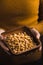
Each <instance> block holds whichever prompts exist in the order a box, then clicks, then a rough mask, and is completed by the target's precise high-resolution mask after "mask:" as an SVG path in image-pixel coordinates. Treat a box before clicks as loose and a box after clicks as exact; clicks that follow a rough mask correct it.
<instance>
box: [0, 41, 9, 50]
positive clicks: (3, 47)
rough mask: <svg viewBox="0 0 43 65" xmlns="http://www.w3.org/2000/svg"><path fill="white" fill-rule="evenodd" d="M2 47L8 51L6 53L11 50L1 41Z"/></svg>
mask: <svg viewBox="0 0 43 65" xmlns="http://www.w3.org/2000/svg"><path fill="white" fill-rule="evenodd" d="M0 46H1V47H2V48H3V49H4V50H6V51H9V49H8V48H7V47H6V46H5V45H4V44H3V43H2V42H1V41H0Z"/></svg>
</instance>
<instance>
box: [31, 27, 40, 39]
mask: <svg viewBox="0 0 43 65" xmlns="http://www.w3.org/2000/svg"><path fill="white" fill-rule="evenodd" d="M31 31H32V33H33V34H34V36H35V37H36V38H37V39H40V33H39V32H38V31H37V30H36V29H35V28H31Z"/></svg>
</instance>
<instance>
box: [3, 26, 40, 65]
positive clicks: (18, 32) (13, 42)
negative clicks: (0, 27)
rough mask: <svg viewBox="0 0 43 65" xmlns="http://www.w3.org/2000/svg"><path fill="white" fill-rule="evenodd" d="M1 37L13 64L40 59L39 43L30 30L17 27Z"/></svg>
mask: <svg viewBox="0 0 43 65" xmlns="http://www.w3.org/2000/svg"><path fill="white" fill-rule="evenodd" d="M2 36H3V41H4V42H5V44H6V45H7V46H8V48H9V50H10V53H11V59H12V62H13V61H14V62H13V64H16V65H18V64H22V63H26V62H30V61H35V60H37V59H39V57H41V51H40V50H39V48H40V46H41V42H40V40H38V39H36V37H35V36H34V35H33V34H32V32H31V30H30V28H28V27H26V26H23V27H18V28H16V29H13V30H10V31H7V32H4V33H2Z"/></svg>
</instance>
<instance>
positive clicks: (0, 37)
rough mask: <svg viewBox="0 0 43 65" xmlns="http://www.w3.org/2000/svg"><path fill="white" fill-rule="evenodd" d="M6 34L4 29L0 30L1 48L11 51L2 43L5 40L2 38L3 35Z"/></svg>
mask: <svg viewBox="0 0 43 65" xmlns="http://www.w3.org/2000/svg"><path fill="white" fill-rule="evenodd" d="M3 32H5V30H4V29H0V46H1V47H2V48H3V50H6V51H9V49H8V48H7V47H6V46H5V45H4V43H2V42H1V39H3V37H2V36H1V33H3Z"/></svg>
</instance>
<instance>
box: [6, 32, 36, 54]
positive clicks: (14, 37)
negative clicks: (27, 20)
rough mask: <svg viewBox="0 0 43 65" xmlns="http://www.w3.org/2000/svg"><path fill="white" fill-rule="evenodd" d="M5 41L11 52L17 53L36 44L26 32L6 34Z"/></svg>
mask: <svg viewBox="0 0 43 65" xmlns="http://www.w3.org/2000/svg"><path fill="white" fill-rule="evenodd" d="M6 42H7V44H8V46H9V48H10V49H11V51H12V52H13V54H19V53H22V52H25V51H27V50H30V49H32V48H33V47H35V46H36V44H35V43H34V42H33V40H32V38H31V37H30V36H29V35H27V33H26V32H19V33H13V34H9V35H7V36H6Z"/></svg>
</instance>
